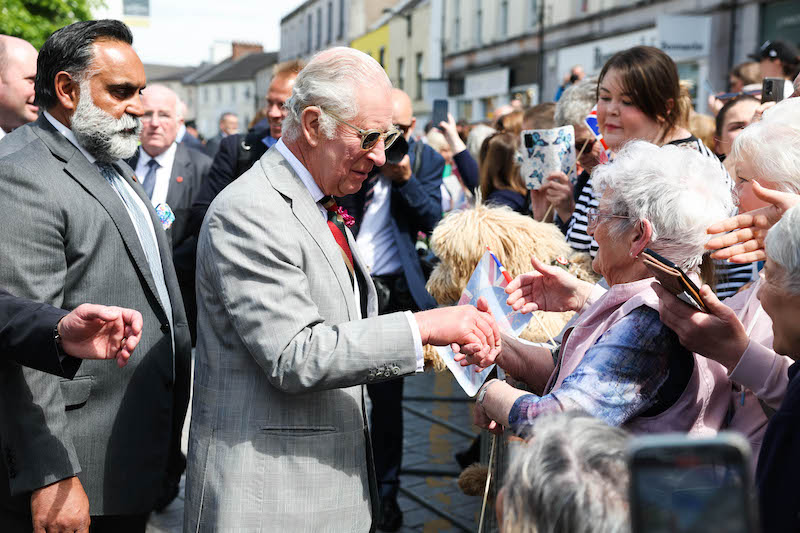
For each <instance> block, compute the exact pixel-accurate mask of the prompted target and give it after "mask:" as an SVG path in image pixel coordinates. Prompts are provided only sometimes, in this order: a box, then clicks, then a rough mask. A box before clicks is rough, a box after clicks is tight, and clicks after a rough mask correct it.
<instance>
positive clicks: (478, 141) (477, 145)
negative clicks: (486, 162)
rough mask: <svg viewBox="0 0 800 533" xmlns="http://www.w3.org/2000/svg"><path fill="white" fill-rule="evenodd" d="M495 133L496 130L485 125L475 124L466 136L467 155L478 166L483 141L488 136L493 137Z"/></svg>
mask: <svg viewBox="0 0 800 533" xmlns="http://www.w3.org/2000/svg"><path fill="white" fill-rule="evenodd" d="M496 131H497V130H495V129H494V128H493V127H491V126H487V125H486V124H476V125H475V126H474V127H473V128H472V129H471V130H470V131H469V135H467V150H469V154H470V155H471V156H472V158H473V159H474V160H475V161H477V162H478V164H479V165H480V163H481V157H480V154H481V146H482V145H483V141H485V140H486V139H487V138H488V137H489V136H491V135H494V133H495V132H496Z"/></svg>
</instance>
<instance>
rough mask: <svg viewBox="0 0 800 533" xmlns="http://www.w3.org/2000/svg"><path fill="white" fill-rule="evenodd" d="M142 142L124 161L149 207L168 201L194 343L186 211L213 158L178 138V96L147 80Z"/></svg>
mask: <svg viewBox="0 0 800 533" xmlns="http://www.w3.org/2000/svg"><path fill="white" fill-rule="evenodd" d="M142 105H143V106H144V116H143V117H142V123H143V126H142V135H141V137H140V139H141V143H142V144H141V146H140V147H139V149H138V150H137V151H136V154H135V155H134V156H133V157H132V158H131V159H129V160H128V161H127V163H128V164H129V165H130V166H131V168H132V169H134V173H135V175H136V176H138V177H139V181H140V183H141V184H142V187H143V188H144V192H145V193H146V194H147V196H148V197H149V198H150V201H151V202H152V204H153V207H155V208H157V209H158V207H159V206H163V205H164V204H166V205H167V206H169V208H170V210H171V211H172V213H173V214H174V215H175V221H174V222H173V223H172V226H170V228H169V229H167V237H169V238H170V240H171V242H172V261H173V263H174V264H175V271H176V273H177V274H178V283H179V284H180V286H181V294H182V295H183V304H184V308H185V309H186V317H187V318H188V320H189V330H190V331H191V333H192V344H194V341H195V339H196V338H197V330H196V325H197V304H196V303H195V301H196V299H195V294H194V268H195V263H196V262H195V254H196V252H197V237H196V236H195V235H194V234H193V233H192V232H190V231H189V212H190V210H191V207H192V203H193V202H194V200H195V198H197V195H198V194H199V192H200V190H201V187H202V185H203V181H204V180H205V177H206V175H207V174H208V169H209V167H210V166H211V158H209V157H208V156H207V155H205V154H201V153H200V152H198V151H197V150H192V149H190V148H189V147H188V146H186V145H185V144H179V143H176V142H175V140H176V136H177V133H178V127H179V126H180V118H179V117H180V115H179V112H178V106H179V100H178V95H176V94H175V93H174V92H173V91H172V89H170V88H168V87H166V86H164V85H149V86H148V87H147V89H145V90H144V91H143V92H142Z"/></svg>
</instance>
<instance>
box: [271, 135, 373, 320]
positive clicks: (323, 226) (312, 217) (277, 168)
mask: <svg viewBox="0 0 800 533" xmlns="http://www.w3.org/2000/svg"><path fill="white" fill-rule="evenodd" d="M260 162H261V165H262V169H263V170H264V172H265V173H266V174H267V176H269V179H270V182H271V183H272V186H273V187H275V189H276V190H277V191H278V192H280V193H281V194H283V195H284V196H286V197H287V198H289V199H290V200H291V206H292V212H293V213H294V215H295V217H297V220H298V221H299V222H300V224H302V225H303V226H304V227H305V228H306V230H308V233H309V235H311V238H312V239H314V241H315V242H316V243H317V245H318V246H319V247H320V249H321V250H322V254H323V255H324V256H325V259H326V260H327V261H328V264H329V265H330V266H331V269H333V272H334V274H335V275H336V280H337V281H338V283H339V287H340V288H341V290H342V293H343V294H344V296H345V298H344V301H345V303H346V304H347V311H348V315H349V317H350V320H358V319H359V318H361V317H360V316H359V315H358V309H357V308H356V302H355V298H353V294H354V293H353V285H352V282H351V281H350V273H349V272H348V270H347V266H346V265H345V263H344V260H343V259H342V252H341V249H340V248H339V245H338V244H337V243H336V240H335V239H334V238H333V235H332V234H331V230H330V229H329V228H328V223H327V221H326V220H325V218H324V217H323V215H322V213H321V212H320V210H319V207H318V205H317V204H316V203H315V202H314V200H313V199H312V198H311V194H310V193H309V192H308V189H307V188H306V186H305V185H304V184H303V182H302V180H301V179H300V177H299V176H298V175H297V174H295V172H294V170H292V167H291V165H289V163H288V162H287V161H286V159H284V157H283V156H282V155H281V153H280V152H279V151H278V150H277V149H270V151H269V153H267V155H266V156H265V157H263V158H262V159H261V160H260ZM351 237H352V235H350V232H348V242H350V238H351ZM351 249H352V247H351Z"/></svg>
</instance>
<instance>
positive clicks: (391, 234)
mask: <svg viewBox="0 0 800 533" xmlns="http://www.w3.org/2000/svg"><path fill="white" fill-rule="evenodd" d="M392 122H393V123H394V124H395V126H396V127H397V128H399V129H400V130H401V131H402V132H403V135H404V136H405V138H406V140H407V141H408V143H409V149H408V151H409V153H408V155H407V156H405V157H404V158H403V160H402V161H401V162H400V163H399V164H397V165H392V164H388V163H387V164H386V165H384V166H383V167H381V172H380V173H379V174H377V175H374V176H372V177H370V178H368V179H367V181H365V182H364V186H363V187H362V188H361V190H360V191H359V192H357V193H356V194H352V195H350V196H346V197H344V198H342V199H340V201H339V205H341V206H342V207H345V208H346V209H347V210H348V212H349V213H350V214H351V215H352V216H353V217H354V218H355V219H356V225H355V226H353V228H352V229H353V230H354V231H353V234H354V235H355V236H356V242H357V243H358V248H359V250H361V254H362V257H364V259H365V261H366V263H367V267H368V268H369V271H370V273H371V274H372V281H373V282H374V283H375V288H376V290H377V291H378V312H379V313H380V314H385V313H391V312H395V311H418V310H425V309H432V308H434V307H436V301H435V300H434V299H433V297H432V296H431V295H430V294H429V293H428V291H427V290H425V276H424V274H423V272H422V266H421V265H420V262H419V257H418V255H417V250H416V246H415V245H416V240H417V233H418V232H423V233H428V234H429V233H430V232H432V231H433V227H434V226H435V225H436V224H437V223H438V222H439V220H440V219H441V217H442V194H441V189H440V187H441V185H442V174H443V172H444V159H443V158H442V156H440V155H439V154H438V153H436V151H435V150H433V149H432V148H431V147H429V146H427V145H424V144H422V143H421V142H420V141H414V140H413V139H412V138H411V133H412V132H413V131H414V126H415V125H416V118H414V114H413V111H412V107H411V99H410V98H409V97H408V95H407V94H406V93H404V92H403V91H401V90H400V89H393V90H392ZM367 391H368V392H369V396H370V399H371V400H372V415H371V435H372V442H373V446H374V449H375V471H376V474H377V477H378V483H379V484H380V492H381V515H382V517H381V520H380V522H379V523H378V528H379V529H381V530H383V531H396V530H397V529H399V528H400V526H401V525H402V514H401V512H400V507H399V506H398V505H397V491H398V488H399V483H400V480H399V475H400V463H401V460H402V457H403V412H402V406H401V402H402V398H403V379H402V378H401V379H395V380H393V381H387V382H384V383H376V384H370V385H367Z"/></svg>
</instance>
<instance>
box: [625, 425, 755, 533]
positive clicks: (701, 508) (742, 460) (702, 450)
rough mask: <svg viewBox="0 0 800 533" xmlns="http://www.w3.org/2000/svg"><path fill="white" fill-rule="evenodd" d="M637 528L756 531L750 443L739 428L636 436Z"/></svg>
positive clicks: (665, 532) (633, 503) (666, 532)
mask: <svg viewBox="0 0 800 533" xmlns="http://www.w3.org/2000/svg"><path fill="white" fill-rule="evenodd" d="M628 464H629V467H630V488H629V491H630V492H629V494H630V509H631V526H632V531H633V533H645V532H646V533H684V532H685V533H689V532H692V533H694V532H701V531H702V532H703V533H718V532H719V533H756V532H758V517H757V508H756V497H755V491H754V487H753V480H752V476H751V473H750V472H751V466H750V445H749V444H748V443H747V441H746V440H745V439H744V438H743V437H742V436H741V435H739V434H738V433H729V432H722V433H719V434H718V435H717V436H715V437H710V438H690V437H687V436H686V435H685V434H683V433H681V434H663V435H647V436H642V437H636V438H634V439H633V440H632V442H631V444H630V446H629V449H628Z"/></svg>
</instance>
